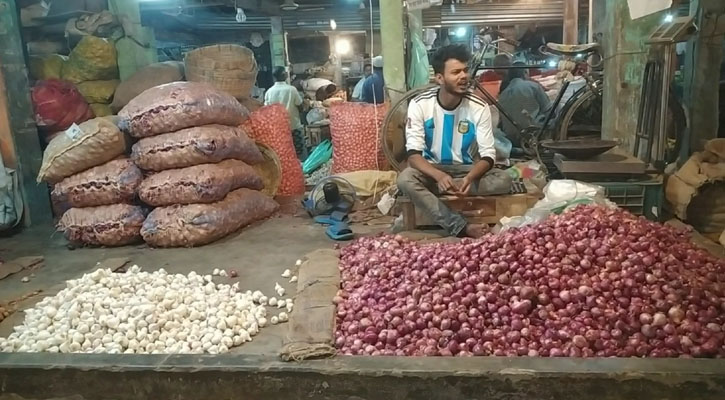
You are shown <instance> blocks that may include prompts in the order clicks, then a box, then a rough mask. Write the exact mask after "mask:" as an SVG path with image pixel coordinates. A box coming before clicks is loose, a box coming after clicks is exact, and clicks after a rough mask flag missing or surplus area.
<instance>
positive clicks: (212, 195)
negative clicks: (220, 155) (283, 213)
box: [139, 160, 264, 207]
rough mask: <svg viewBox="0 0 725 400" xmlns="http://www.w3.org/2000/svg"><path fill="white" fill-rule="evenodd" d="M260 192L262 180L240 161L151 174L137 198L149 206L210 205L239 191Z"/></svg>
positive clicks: (142, 185)
mask: <svg viewBox="0 0 725 400" xmlns="http://www.w3.org/2000/svg"><path fill="white" fill-rule="evenodd" d="M243 187H244V188H249V189H255V190H260V189H262V188H263V187H264V185H263V184H262V178H261V177H260V176H259V175H258V174H257V172H256V171H255V170H254V168H252V167H250V166H249V165H247V164H245V163H244V162H243V161H239V160H224V161H222V162H220V163H218V164H201V165H195V166H193V167H187V168H179V169H169V170H166V171H161V172H159V173H156V174H153V175H151V176H149V177H147V178H146V179H144V181H143V183H141V187H140V188H139V197H140V198H141V200H142V201H143V202H144V203H146V204H148V205H152V206H156V207H159V206H168V205H172V204H192V203H212V202H215V201H219V200H221V199H223V198H224V196H226V195H227V193H229V192H230V191H232V190H235V189H239V188H243Z"/></svg>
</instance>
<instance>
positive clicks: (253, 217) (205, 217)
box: [141, 189, 279, 247]
mask: <svg viewBox="0 0 725 400" xmlns="http://www.w3.org/2000/svg"><path fill="white" fill-rule="evenodd" d="M278 207H279V205H278V204H277V203H275V202H274V200H272V199H270V198H269V197H267V196H265V195H264V194H262V193H260V192H258V191H256V190H251V189H237V190H234V191H232V192H229V194H228V195H227V196H226V197H225V198H224V200H222V201H219V202H216V203H211V204H190V205H176V206H170V207H160V208H156V209H154V210H153V211H152V212H151V213H150V214H149V216H148V218H146V221H145V222H144V223H143V227H142V228H141V236H143V239H144V240H145V241H146V243H148V244H149V245H151V246H156V247H193V246H199V245H203V244H207V243H211V242H213V241H215V240H218V239H221V238H222V237H224V236H226V235H228V234H230V233H232V232H234V231H236V230H238V229H240V228H241V227H243V226H246V225H249V224H251V223H252V222H254V221H258V220H261V219H264V218H267V217H269V216H270V215H272V213H274V212H275V211H276V210H277V208H278Z"/></svg>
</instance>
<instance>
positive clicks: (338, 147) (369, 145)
mask: <svg viewBox="0 0 725 400" xmlns="http://www.w3.org/2000/svg"><path fill="white" fill-rule="evenodd" d="M376 108H377V110H376ZM387 111H388V106H387V105H385V104H381V105H378V106H375V105H372V104H361V103H342V104H333V105H332V106H331V107H330V134H331V135H332V173H333V174H340V173H344V172H353V171H362V170H386V169H388V162H387V160H386V159H385V154H384V153H383V149H382V147H381V146H380V138H379V136H378V132H380V129H381V127H382V124H383V120H384V119H385V113H386V112H387ZM376 114H377V120H376V118H375V117H376Z"/></svg>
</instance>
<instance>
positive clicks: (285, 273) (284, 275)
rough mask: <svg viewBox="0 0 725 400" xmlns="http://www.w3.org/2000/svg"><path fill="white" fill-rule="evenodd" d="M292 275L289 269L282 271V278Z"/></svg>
mask: <svg viewBox="0 0 725 400" xmlns="http://www.w3.org/2000/svg"><path fill="white" fill-rule="evenodd" d="M291 275H292V273H291V272H290V270H288V269H286V270H284V272H282V278H289V277H290V276H291Z"/></svg>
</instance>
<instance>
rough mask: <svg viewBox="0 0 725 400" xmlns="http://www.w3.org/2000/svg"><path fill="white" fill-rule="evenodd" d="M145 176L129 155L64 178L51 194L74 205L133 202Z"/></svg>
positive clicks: (56, 198)
mask: <svg viewBox="0 0 725 400" xmlns="http://www.w3.org/2000/svg"><path fill="white" fill-rule="evenodd" d="M142 179H143V174H142V173H141V170H139V169H138V167H136V165H135V164H134V163H133V162H132V161H131V160H129V159H128V158H124V159H119V160H112V161H109V162H107V163H105V164H102V165H99V166H97V167H93V168H91V169H88V170H85V171H83V172H80V173H77V174H75V175H71V176H69V177H68V178H65V179H63V180H62V181H60V182H58V183H57V184H55V185H54V186H53V191H52V192H51V194H50V195H51V198H52V200H53V202H54V203H58V204H62V203H67V204H68V205H69V206H70V207H94V206H104V205H109V204H116V203H130V202H132V201H133V200H134V199H135V198H136V189H137V188H138V185H139V184H140V183H141V180H142Z"/></svg>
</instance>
